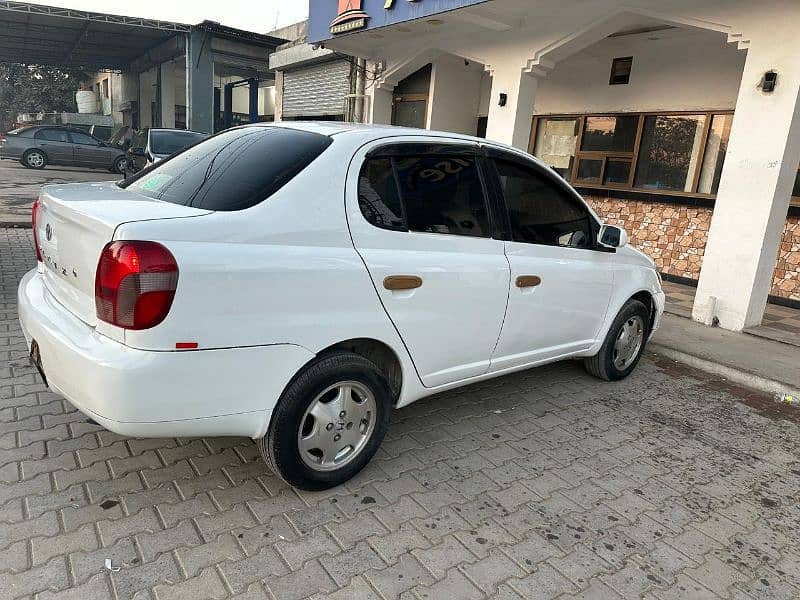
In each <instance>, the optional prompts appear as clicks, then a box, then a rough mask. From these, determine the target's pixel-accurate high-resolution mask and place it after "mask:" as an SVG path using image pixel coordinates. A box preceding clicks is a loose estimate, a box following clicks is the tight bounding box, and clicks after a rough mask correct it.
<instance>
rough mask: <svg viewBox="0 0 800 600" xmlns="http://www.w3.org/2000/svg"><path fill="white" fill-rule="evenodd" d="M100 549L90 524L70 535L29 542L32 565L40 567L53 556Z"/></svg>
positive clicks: (35, 539)
mask: <svg viewBox="0 0 800 600" xmlns="http://www.w3.org/2000/svg"><path fill="white" fill-rule="evenodd" d="M99 547H100V540H98V539H97V533H96V532H95V529H94V526H93V525H91V524H87V525H84V526H83V527H81V528H80V529H78V530H76V531H73V532H72V533H64V534H61V535H54V536H50V537H45V538H34V539H33V540H31V556H32V557H33V564H34V565H41V564H44V563H46V562H47V561H48V560H50V559H51V558H52V557H53V556H60V555H62V554H68V553H70V552H77V551H80V550H83V551H86V552H88V551H91V550H96V549H97V548H99Z"/></svg>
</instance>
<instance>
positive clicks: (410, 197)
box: [393, 156, 490, 237]
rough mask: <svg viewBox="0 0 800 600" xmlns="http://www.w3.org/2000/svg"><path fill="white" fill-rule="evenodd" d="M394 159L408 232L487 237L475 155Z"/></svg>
mask: <svg viewBox="0 0 800 600" xmlns="http://www.w3.org/2000/svg"><path fill="white" fill-rule="evenodd" d="M393 161H394V164H395V168H396V171H397V178H398V182H399V185H400V193H401V195H402V199H403V204H404V206H405V211H406V219H407V221H408V228H409V229H410V230H411V231H422V232H427V233H449V234H453V235H466V236H474V237H489V235H490V228H489V217H488V213H487V209H486V202H485V200H484V197H483V186H482V185H481V180H480V174H479V172H478V165H477V164H476V162H475V159H474V158H471V157H463V158H461V157H454V156H424V157H402V158H396V159H393Z"/></svg>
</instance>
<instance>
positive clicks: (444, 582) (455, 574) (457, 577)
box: [414, 569, 485, 600]
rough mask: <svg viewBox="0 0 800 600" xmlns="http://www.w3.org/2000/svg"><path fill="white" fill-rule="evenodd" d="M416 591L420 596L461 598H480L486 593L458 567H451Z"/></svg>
mask: <svg viewBox="0 0 800 600" xmlns="http://www.w3.org/2000/svg"><path fill="white" fill-rule="evenodd" d="M414 592H415V593H416V595H417V596H418V597H419V598H423V599H428V598H430V599H432V600H435V599H438V598H459V600H462V599H463V600H480V599H481V598H485V595H484V594H483V592H481V590H479V589H478V588H477V587H475V585H474V584H473V583H472V582H471V581H470V580H469V579H467V577H466V576H465V575H464V574H463V573H462V572H460V571H458V570H456V569H451V570H450V571H448V572H447V574H446V575H445V576H444V577H443V578H442V579H441V580H439V581H437V582H436V583H434V584H433V585H431V586H427V587H425V586H417V587H416V588H415V589H414Z"/></svg>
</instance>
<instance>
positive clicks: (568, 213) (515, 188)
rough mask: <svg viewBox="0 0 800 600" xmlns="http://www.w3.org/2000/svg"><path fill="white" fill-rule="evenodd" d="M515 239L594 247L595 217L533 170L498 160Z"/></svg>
mask: <svg viewBox="0 0 800 600" xmlns="http://www.w3.org/2000/svg"><path fill="white" fill-rule="evenodd" d="M495 164H496V165H497V171H498V175H499V176H500V185H501V187H502V189H503V196H504V197H505V200H506V206H507V207H508V216H509V220H510V221H511V233H512V237H513V239H514V241H516V242H528V243H532V244H543V245H547V246H565V247H570V248H590V247H591V246H592V240H593V233H594V232H593V226H592V223H593V220H592V218H591V217H590V215H589V212H588V211H587V210H586V208H584V207H583V206H581V204H580V203H579V202H578V201H577V200H575V199H574V198H572V197H570V196H569V195H568V194H567V193H566V192H565V191H564V190H562V189H561V188H560V187H559V186H558V185H556V183H555V182H553V181H551V180H550V179H548V178H547V177H545V176H544V175H542V174H540V173H537V172H536V171H535V170H533V169H528V168H525V167H523V166H521V165H518V164H517V163H514V162H509V161H504V160H496V161H495Z"/></svg>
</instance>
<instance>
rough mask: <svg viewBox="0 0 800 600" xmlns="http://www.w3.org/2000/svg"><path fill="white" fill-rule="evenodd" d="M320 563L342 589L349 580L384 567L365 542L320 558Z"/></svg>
mask: <svg viewBox="0 0 800 600" xmlns="http://www.w3.org/2000/svg"><path fill="white" fill-rule="evenodd" d="M319 560H320V563H321V564H322V566H323V567H324V568H325V570H326V571H327V572H328V574H329V575H330V576H331V577H332V578H333V580H334V581H335V582H336V585H337V586H339V587H340V588H343V587H344V586H346V585H347V583H348V582H349V581H350V579H351V578H353V577H354V576H355V575H360V574H361V573H364V572H365V571H367V570H369V569H382V568H384V567H385V566H386V565H385V563H384V562H383V560H382V559H381V557H380V556H378V554H377V553H376V552H375V550H373V549H372V548H370V546H369V545H368V544H367V543H366V542H361V543H359V544H356V545H355V546H354V547H352V548H350V549H349V550H344V551H342V552H339V553H338V554H335V555H327V556H322V557H321V558H320V559H319Z"/></svg>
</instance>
